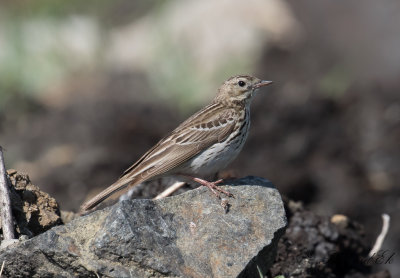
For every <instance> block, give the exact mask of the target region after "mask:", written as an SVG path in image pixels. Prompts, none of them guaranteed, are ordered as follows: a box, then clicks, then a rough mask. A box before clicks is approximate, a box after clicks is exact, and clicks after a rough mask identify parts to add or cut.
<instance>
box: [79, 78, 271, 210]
mask: <svg viewBox="0 0 400 278" xmlns="http://www.w3.org/2000/svg"><path fill="white" fill-rule="evenodd" d="M270 83H271V82H270V81H262V80H260V79H258V78H255V77H251V76H246V75H242V76H235V77H232V78H230V79H228V80H227V81H225V82H224V84H222V86H221V87H220V89H219V90H218V94H217V95H216V97H215V98H214V100H213V101H212V102H211V103H210V104H209V105H207V106H206V107H204V108H203V109H201V110H200V111H198V112H197V113H196V114H194V115H193V116H191V117H190V118H188V119H187V120H186V121H184V122H183V123H182V124H180V125H179V126H178V127H177V128H176V129H175V130H174V131H172V132H171V133H170V134H169V135H167V136H166V137H164V138H163V139H161V140H160V141H159V142H158V143H157V144H156V145H155V146H154V147H152V148H151V149H150V150H149V151H147V152H146V153H145V154H144V155H143V156H142V157H141V158H140V159H139V160H138V161H136V162H135V163H134V164H133V165H132V166H131V167H129V168H128V169H127V170H126V171H125V172H124V173H123V175H122V176H121V177H120V178H119V179H118V180H117V181H116V182H115V183H114V184H112V185H110V186H109V187H108V188H106V189H105V190H104V191H102V192H101V193H99V194H98V195H97V196H95V197H94V198H92V199H91V200H89V201H88V202H86V203H84V204H83V205H82V206H81V211H83V212H84V211H87V210H90V209H92V208H94V207H95V206H97V205H98V204H99V203H101V202H102V201H104V200H105V199H107V198H108V197H109V196H110V195H112V194H113V193H115V192H117V191H119V190H121V189H123V188H125V187H127V186H128V185H130V186H134V185H137V184H139V183H141V182H144V181H146V180H149V179H156V178H159V177H161V176H168V175H173V174H178V175H179V174H180V175H185V176H190V177H193V176H208V175H210V174H213V173H216V172H217V171H219V170H221V169H223V168H224V167H225V166H227V164H229V163H230V162H231V161H232V160H233V159H234V158H235V157H236V156H237V154H238V153H239V152H240V150H241V148H242V147H243V144H244V141H245V139H246V137H247V134H248V128H249V125H250V102H251V99H252V97H253V96H254V92H255V90H256V89H258V88H260V87H262V86H265V85H268V84H270ZM204 182H205V183H209V184H212V185H211V187H215V184H213V183H210V182H206V181H204ZM203 185H207V184H203ZM207 186H209V185H207ZM217 190H218V189H217ZM220 191H221V190H220Z"/></svg>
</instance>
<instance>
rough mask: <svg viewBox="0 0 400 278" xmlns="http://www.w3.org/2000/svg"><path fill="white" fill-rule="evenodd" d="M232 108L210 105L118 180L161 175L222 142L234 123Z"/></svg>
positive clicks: (144, 178)
mask: <svg viewBox="0 0 400 278" xmlns="http://www.w3.org/2000/svg"><path fill="white" fill-rule="evenodd" d="M235 113H237V112H236V111H235V110H234V109H229V108H225V107H222V106H218V104H214V105H210V106H208V107H206V108H205V109H203V110H201V111H199V112H198V113H197V114H195V115H193V116H192V117H190V118H189V119H188V120H186V121H185V122H184V123H182V124H181V125H180V126H178V127H177V128H176V129H175V130H174V131H173V132H172V133H171V134H170V135H168V136H167V137H165V138H163V139H162V140H160V142H158V143H157V144H156V145H155V146H154V147H153V148H152V149H150V150H149V151H148V152H147V153H145V154H144V155H143V156H142V157H141V158H140V159H139V160H138V162H136V163H135V164H133V165H132V166H131V167H130V168H129V169H127V170H126V171H125V172H124V174H123V175H122V176H121V178H127V177H128V176H129V177H131V178H133V177H135V176H137V175H140V176H141V177H142V178H143V180H146V179H149V178H151V177H154V176H158V175H161V174H164V173H166V172H168V171H170V170H171V169H173V168H175V167H177V166H179V165H180V164H182V163H184V162H186V161H187V160H189V159H191V158H193V157H194V156H196V155H197V154H199V153H200V152H201V151H202V150H204V149H205V148H207V147H209V146H211V145H212V144H215V143H217V142H221V141H223V140H225V139H226V138H227V137H228V136H229V134H230V133H231V131H232V129H233V128H234V126H235V124H236V122H235V119H236V118H237V116H236V115H235Z"/></svg>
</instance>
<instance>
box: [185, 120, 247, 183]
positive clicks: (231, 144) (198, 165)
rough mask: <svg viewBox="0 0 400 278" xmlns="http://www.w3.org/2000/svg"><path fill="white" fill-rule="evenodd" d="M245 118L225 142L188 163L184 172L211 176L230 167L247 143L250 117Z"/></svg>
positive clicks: (215, 145)
mask: <svg viewBox="0 0 400 278" xmlns="http://www.w3.org/2000/svg"><path fill="white" fill-rule="evenodd" d="M244 118H245V119H244V120H241V121H238V125H237V127H235V129H234V131H233V132H232V133H231V134H230V135H229V136H228V137H227V138H226V139H225V140H224V141H221V142H218V143H215V144H213V145H211V146H210V147H208V148H207V149H205V150H204V151H202V152H200V153H199V154H198V155H196V156H195V157H193V158H192V159H191V160H190V161H188V163H187V164H186V165H187V166H186V167H185V169H182V172H185V174H192V175H193V174H195V175H200V176H209V175H212V174H215V173H216V172H218V171H220V170H222V169H224V168H225V167H226V166H228V164H229V163H231V162H232V161H233V160H234V159H235V158H236V157H237V155H238V154H239V153H240V151H241V150H242V148H243V145H244V143H245V141H246V138H247V135H248V130H249V127H250V117H248V116H247V115H244Z"/></svg>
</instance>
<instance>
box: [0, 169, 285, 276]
mask: <svg viewBox="0 0 400 278" xmlns="http://www.w3.org/2000/svg"><path fill="white" fill-rule="evenodd" d="M227 184H229V186H226V187H225V189H226V190H229V191H230V192H231V193H233V194H234V195H235V197H236V198H230V199H229V204H230V209H229V212H228V213H225V210H224V209H223V208H222V207H221V205H220V204H219V202H218V200H217V199H216V198H215V197H214V196H213V195H212V193H211V192H210V191H209V190H208V189H206V188H204V187H201V188H198V189H196V190H192V191H188V192H186V193H183V194H181V195H178V196H173V197H169V198H165V199H161V200H157V201H153V200H145V199H141V200H127V201H122V202H120V203H117V204H116V205H114V206H112V207H109V208H106V209H104V210H101V211H96V212H94V213H91V214H89V215H87V216H84V217H79V218H77V219H74V220H72V221H71V222H70V223H68V224H66V225H64V226H58V227H54V228H52V229H51V230H49V231H47V232H45V233H43V234H41V235H39V236H37V237H35V238H32V239H30V240H27V241H24V242H22V243H19V244H17V245H12V246H10V247H9V248H7V249H5V250H4V251H3V253H2V254H1V255H0V261H5V262H6V263H5V268H4V272H3V273H4V274H5V275H6V277H24V276H30V277H42V276H46V277H49V276H53V275H54V276H57V277H75V276H85V277H97V276H101V277H177V276H178V277H259V275H260V273H262V274H265V273H266V272H267V270H268V268H269V267H270V266H271V264H272V262H273V260H274V257H275V253H276V247H277V244H278V240H279V238H280V237H281V236H282V234H283V233H284V230H285V226H286V216H285V211H284V207H283V203H282V200H281V197H280V195H279V192H278V190H277V189H275V188H274V186H273V185H272V184H271V183H270V182H269V181H267V180H265V179H262V178H257V177H247V178H243V179H240V180H234V181H231V182H227Z"/></svg>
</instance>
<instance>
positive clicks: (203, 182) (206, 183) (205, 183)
mask: <svg viewBox="0 0 400 278" xmlns="http://www.w3.org/2000/svg"><path fill="white" fill-rule="evenodd" d="M182 176H185V177H188V178H190V179H192V180H193V181H195V182H197V183H199V184H201V185H203V186H207V187H208V188H209V189H210V190H211V191H212V192H213V193H214V194H215V196H217V198H218V199H220V193H224V194H225V195H226V196H229V197H234V196H233V194H232V193H230V192H228V191H226V190H223V189H222V188H220V187H219V186H217V184H219V183H221V182H223V180H222V179H221V180H217V181H214V182H210V181H206V180H203V179H200V178H195V177H191V176H188V175H182Z"/></svg>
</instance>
